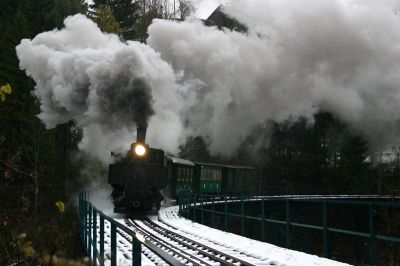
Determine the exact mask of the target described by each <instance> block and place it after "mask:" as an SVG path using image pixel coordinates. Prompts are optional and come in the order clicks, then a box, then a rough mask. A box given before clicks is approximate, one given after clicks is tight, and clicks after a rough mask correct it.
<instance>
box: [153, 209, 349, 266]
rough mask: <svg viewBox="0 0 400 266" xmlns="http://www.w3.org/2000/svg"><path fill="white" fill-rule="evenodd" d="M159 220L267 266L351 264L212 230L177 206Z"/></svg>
mask: <svg viewBox="0 0 400 266" xmlns="http://www.w3.org/2000/svg"><path fill="white" fill-rule="evenodd" d="M158 216H159V217H158V218H159V221H160V222H162V223H165V224H167V225H169V226H172V227H175V228H177V231H180V232H182V233H183V234H184V235H185V236H186V237H189V238H190V236H191V237H192V238H193V237H195V238H201V239H204V240H209V241H211V242H215V243H218V244H220V245H222V246H225V247H229V248H231V249H234V250H235V251H239V252H241V253H243V254H248V255H251V256H254V257H256V258H259V259H262V260H264V261H266V264H264V265H279V266H284V265H285V266H317V265H321V266H344V265H349V264H346V263H341V262H337V261H333V260H329V259H325V258H321V257H318V256H315V255H310V254H306V253H303V252H299V251H293V250H290V249H285V248H281V247H278V246H275V245H271V244H268V243H264V242H260V241H257V240H253V239H249V238H246V237H242V236H238V235H235V234H232V233H227V232H223V231H220V230H217V229H213V228H210V227H207V226H204V225H201V224H198V223H194V222H192V221H191V220H188V219H185V218H182V217H181V216H179V215H178V206H173V207H168V208H164V209H161V210H160V212H159V214H158Z"/></svg>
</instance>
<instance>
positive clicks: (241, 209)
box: [240, 196, 244, 236]
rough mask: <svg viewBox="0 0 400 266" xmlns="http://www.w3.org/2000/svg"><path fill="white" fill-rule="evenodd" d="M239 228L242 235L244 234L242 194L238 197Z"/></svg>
mask: <svg viewBox="0 0 400 266" xmlns="http://www.w3.org/2000/svg"><path fill="white" fill-rule="evenodd" d="M240 228H241V232H242V236H244V202H243V196H242V197H240Z"/></svg>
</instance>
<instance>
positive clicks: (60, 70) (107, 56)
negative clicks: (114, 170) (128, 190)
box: [17, 0, 400, 155]
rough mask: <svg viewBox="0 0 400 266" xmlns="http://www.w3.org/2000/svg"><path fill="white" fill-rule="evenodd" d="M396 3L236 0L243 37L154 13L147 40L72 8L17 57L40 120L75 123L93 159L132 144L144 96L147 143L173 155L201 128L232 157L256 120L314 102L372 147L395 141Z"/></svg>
mask: <svg viewBox="0 0 400 266" xmlns="http://www.w3.org/2000/svg"><path fill="white" fill-rule="evenodd" d="M395 6H396V2H395V1H372V0H371V1H369V0H362V1H361V0H346V1H345V0H336V1H335V0H332V1H315V0H297V1H292V0H279V1H277V0H235V1H231V2H229V3H228V4H227V5H226V7H225V8H224V10H225V12H226V13H227V14H229V15H230V16H232V17H234V18H236V19H237V20H238V21H239V22H241V23H242V24H244V25H245V26H246V27H247V28H248V32H247V33H238V32H232V31H230V30H228V29H225V30H223V31H219V30H218V29H216V28H215V27H206V26H204V25H203V24H202V23H201V22H199V21H195V20H188V21H185V22H172V21H164V20H154V21H153V24H152V25H151V26H150V27H149V30H148V33H149V38H148V40H147V45H144V44H139V43H136V42H128V43H122V42H120V41H119V40H118V38H117V37H116V36H114V35H110V34H103V33H101V32H100V31H99V29H98V28H97V27H96V26H95V25H94V24H93V23H92V22H91V21H89V20H88V19H86V18H85V17H83V16H81V15H77V16H74V17H69V18H67V19H66V21H65V26H66V27H65V29H63V30H61V31H52V32H46V33H42V34H40V35H38V36H37V37H36V38H35V39H33V40H32V41H30V40H23V41H22V42H21V44H20V45H19V46H18V47H17V52H18V56H19V58H20V61H21V67H22V68H23V69H26V71H27V73H28V74H29V75H30V76H32V77H33V79H34V80H35V81H36V83H37V86H36V90H35V93H36V95H37V96H38V98H39V100H40V102H41V109H42V113H41V114H40V118H41V119H42V120H43V122H44V123H45V124H46V125H47V126H48V127H52V126H55V125H57V124H59V123H62V122H65V121H68V120H70V119H74V120H75V121H76V122H77V124H78V125H79V126H80V127H82V128H83V130H84V138H83V140H82V143H81V148H82V149H84V150H87V151H89V152H92V153H94V154H100V153H108V151H109V150H111V149H115V147H127V146H128V143H129V142H130V141H131V140H132V139H133V136H132V132H134V128H135V126H136V125H137V124H138V123H139V122H140V121H138V118H137V116H139V117H140V114H141V110H142V109H141V107H139V108H138V107H137V105H140V103H141V102H142V98H137V97H138V95H139V96H143V95H144V96H146V97H147V98H146V97H145V98H146V99H148V100H149V101H148V102H149V103H150V105H149V106H148V107H149V108H150V112H148V113H147V116H148V117H151V118H150V120H149V121H148V123H149V130H148V137H149V138H148V140H149V142H150V144H152V145H156V146H157V145H158V146H162V147H163V148H165V149H166V150H167V151H172V152H174V151H176V150H177V146H178V145H179V144H180V143H183V142H184V141H185V137H187V136H188V135H201V136H204V137H205V138H206V139H207V140H208V141H209V147H210V150H211V151H212V152H214V153H220V154H223V155H230V154H232V152H234V150H235V149H236V148H237V146H238V145H239V144H240V142H241V141H243V140H244V138H246V136H248V134H249V133H250V132H251V130H252V129H253V128H254V127H255V126H257V125H258V124H259V123H260V122H264V121H268V120H273V121H278V122H279V121H283V120H285V119H288V118H296V117H300V116H305V117H308V118H310V119H312V116H313V114H314V113H315V112H316V111H317V110H319V109H324V110H327V111H330V112H332V113H333V114H335V115H337V116H338V117H340V118H341V119H342V120H344V121H346V122H347V123H348V124H350V125H351V126H352V127H353V128H354V129H357V130H359V131H362V132H365V134H366V135H367V136H369V137H370V140H371V141H372V142H374V141H375V142H377V141H382V139H383V138H385V140H387V141H393V140H395V139H396V135H398V133H399V129H400V127H399V119H400V112H398V109H399V107H400V88H399V85H400V75H399V73H400V19H399V18H398V17H397V16H396V15H395V12H394V9H395ZM121 77H122V78H121ZM137 80H139V81H140V82H142V83H143V84H142V83H140V82H139V83H140V84H139V85H140V86H139V88H141V89H142V90H139V93H138V92H137V91H136V90H137V87H138V85H137V84H136V83H135V81H137ZM126 84H128V85H132V84H133V85H132V86H126ZM142 85H143V86H142ZM132 90H133V91H132ZM121 97H122V98H121ZM138 99H140V100H138ZM127 102H128V103H127ZM149 108H147V109H146V108H145V109H146V110H148V109H149ZM152 111H153V112H154V115H153V116H151V114H152V113H153V112H152ZM136 113H138V114H139V115H135V114H136ZM140 119H142V117H140ZM140 119H139V120H140ZM144 120H146V119H144ZM146 121H147V120H146Z"/></svg>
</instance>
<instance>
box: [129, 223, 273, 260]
mask: <svg viewBox="0 0 400 266" xmlns="http://www.w3.org/2000/svg"><path fill="white" fill-rule="evenodd" d="M124 222H125V225H126V226H128V227H130V228H132V230H133V231H134V232H135V233H136V234H140V235H141V236H143V238H144V241H149V242H151V243H153V244H154V245H157V246H158V247H160V248H162V249H163V250H164V251H166V252H167V253H168V254H170V255H171V256H173V257H175V258H176V259H178V260H179V261H180V262H181V263H182V264H185V265H193V266H200V265H205V266H216V265H228V266H240V265H243V266H250V265H279V263H276V262H271V261H268V262H267V261H263V260H261V259H258V258H255V257H251V256H249V255H246V254H243V253H240V252H238V251H235V250H232V248H230V247H226V246H222V245H221V244H218V243H215V242H211V241H208V240H202V239H193V238H188V237H186V236H183V235H181V234H178V233H177V232H176V229H174V228H171V227H170V226H168V225H165V224H163V225H162V226H161V225H160V224H159V223H155V222H153V221H151V220H131V219H124ZM142 253H143V254H144V255H145V256H146V257H147V258H149V259H150V260H152V261H154V260H155V259H156V256H155V255H154V254H152V252H151V251H149V250H143V251H142ZM157 265H158V264H157ZM160 265H162V263H160Z"/></svg>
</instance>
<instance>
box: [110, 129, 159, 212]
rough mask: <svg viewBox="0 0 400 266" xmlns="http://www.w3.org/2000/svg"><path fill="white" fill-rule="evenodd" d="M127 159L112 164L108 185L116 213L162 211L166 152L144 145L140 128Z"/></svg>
mask: <svg viewBox="0 0 400 266" xmlns="http://www.w3.org/2000/svg"><path fill="white" fill-rule="evenodd" d="M137 136H138V137H137V141H136V142H135V143H132V145H131V150H130V151H129V153H128V155H127V156H126V158H123V159H122V160H119V161H118V162H116V163H113V164H110V166H109V173H108V183H109V184H110V185H111V186H112V188H113V192H112V194H111V195H112V197H113V200H114V212H118V213H135V212H139V211H147V210H152V209H156V210H158V209H159V208H160V204H161V201H162V199H163V197H162V195H161V193H160V191H161V189H162V188H164V187H165V185H166V178H165V173H164V151H163V150H160V149H154V148H150V147H149V146H148V145H147V144H145V142H144V136H145V130H144V134H143V129H141V128H138V134H137Z"/></svg>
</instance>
